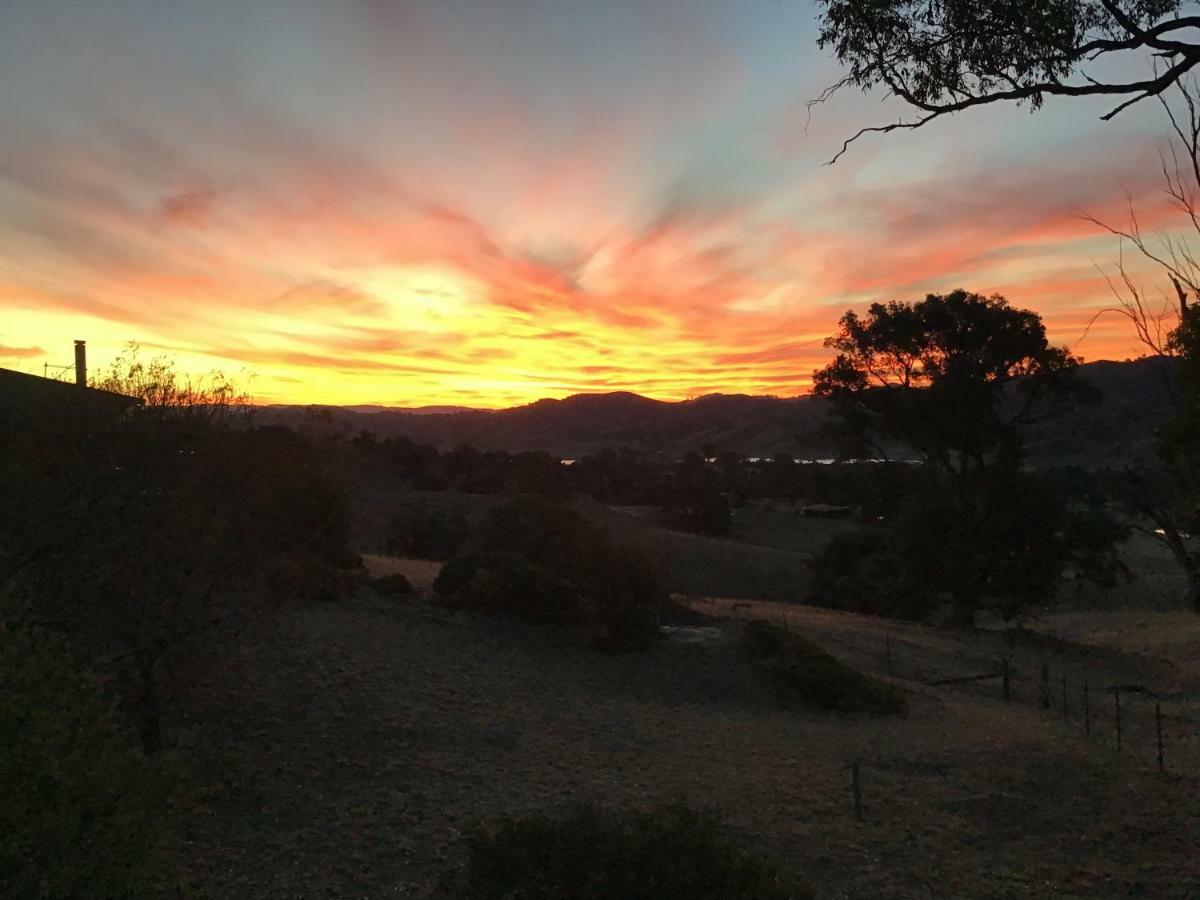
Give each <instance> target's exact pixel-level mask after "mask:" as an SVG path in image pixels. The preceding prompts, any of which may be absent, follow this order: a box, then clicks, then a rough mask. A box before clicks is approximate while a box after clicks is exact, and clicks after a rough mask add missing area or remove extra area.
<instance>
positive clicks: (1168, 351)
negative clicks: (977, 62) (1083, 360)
mask: <svg viewBox="0 0 1200 900" xmlns="http://www.w3.org/2000/svg"><path fill="white" fill-rule="evenodd" d="M1159 101H1160V103H1161V105H1162V108H1163V110H1164V112H1165V113H1166V116H1167V121H1168V123H1169V125H1170V131H1169V137H1168V141H1167V143H1166V145H1165V146H1164V148H1163V149H1162V150H1161V152H1160V161H1161V168H1162V173H1163V180H1164V185H1163V187H1164V191H1165V193H1166V194H1167V196H1168V197H1169V198H1170V199H1171V200H1172V202H1173V204H1174V205H1175V207H1176V208H1177V209H1178V211H1179V214H1180V216H1179V224H1180V225H1181V226H1182V229H1181V230H1178V231H1176V232H1175V233H1174V234H1172V235H1170V236H1159V239H1158V240H1154V239H1151V238H1149V237H1147V236H1146V235H1145V234H1144V233H1143V232H1142V230H1141V228H1140V226H1139V224H1138V220H1137V216H1136V213H1131V215H1130V221H1129V224H1128V226H1126V227H1125V228H1117V227H1114V226H1112V225H1107V224H1105V223H1102V222H1099V220H1097V219H1095V218H1093V219H1092V221H1094V222H1096V223H1097V224H1098V225H1101V227H1104V228H1106V229H1107V230H1108V231H1110V232H1111V233H1113V234H1115V235H1117V236H1118V237H1119V238H1120V239H1121V242H1122V246H1123V245H1124V244H1125V243H1130V244H1132V245H1133V246H1134V247H1135V248H1136V249H1137V251H1138V252H1139V253H1140V254H1141V255H1142V256H1143V257H1145V258H1146V259H1148V260H1149V261H1151V262H1152V263H1154V264H1155V266H1156V267H1157V268H1158V269H1159V271H1160V272H1161V273H1162V275H1163V276H1164V277H1165V280H1166V282H1167V283H1168V284H1169V285H1170V289H1169V290H1165V291H1162V292H1161V294H1160V297H1159V299H1155V298H1153V297H1152V296H1151V295H1150V294H1149V293H1148V292H1147V291H1146V290H1145V289H1144V288H1143V287H1142V286H1141V284H1140V283H1139V281H1138V279H1137V278H1136V277H1134V275H1133V274H1131V273H1130V271H1129V270H1128V269H1127V268H1126V265H1125V261H1124V256H1123V255H1122V256H1121V257H1120V258H1119V259H1118V263H1117V273H1118V278H1117V279H1116V280H1113V279H1109V285H1110V287H1111V288H1112V290H1113V295H1114V297H1115V298H1116V301H1117V305H1116V306H1114V307H1110V308H1108V309H1105V310H1102V311H1101V312H1100V313H1098V314H1097V318H1098V317H1099V316H1101V315H1104V314H1106V313H1110V312H1115V313H1117V314H1119V315H1121V316H1122V317H1124V318H1125V319H1126V320H1127V321H1128V322H1129V324H1130V326H1131V327H1132V328H1133V330H1134V334H1135V335H1136V336H1137V339H1138V341H1139V342H1140V343H1141V344H1142V346H1143V347H1144V348H1145V350H1146V352H1147V354H1148V355H1150V356H1156V357H1162V358H1164V359H1166V360H1167V361H1168V365H1167V366H1165V367H1164V371H1165V372H1166V375H1167V378H1166V383H1165V384H1164V389H1165V391H1166V393H1167V396H1168V398H1169V400H1170V403H1171V406H1172V408H1173V415H1172V417H1171V419H1170V420H1169V421H1168V422H1167V423H1165V424H1164V425H1163V427H1162V428H1160V429H1159V432H1158V435H1157V437H1158V457H1159V459H1160V460H1161V463H1162V467H1161V470H1160V471H1157V472H1134V471H1127V472H1126V476H1127V480H1126V483H1125V484H1124V485H1121V486H1119V487H1120V489H1119V491H1118V493H1119V495H1120V496H1122V497H1123V498H1124V499H1125V500H1126V501H1127V502H1128V503H1129V505H1131V506H1132V507H1133V508H1134V509H1135V510H1136V511H1137V512H1138V513H1140V514H1141V515H1143V516H1144V517H1145V518H1146V519H1148V520H1149V521H1150V522H1152V523H1153V524H1154V529H1148V530H1150V531H1151V533H1152V534H1153V535H1154V536H1155V537H1156V538H1159V539H1161V540H1162V542H1163V543H1164V544H1166V546H1167V548H1168V549H1169V550H1170V552H1171V555H1172V556H1173V557H1174V558H1175V560H1176V562H1177V563H1178V564H1179V565H1180V567H1181V568H1182V569H1183V572H1184V574H1185V576H1186V577H1187V595H1188V601H1189V602H1190V604H1191V605H1192V608H1193V609H1195V610H1196V611H1197V612H1200V547H1197V546H1196V544H1195V543H1194V542H1193V540H1192V539H1191V538H1190V537H1189V534H1188V532H1191V533H1192V534H1193V535H1194V534H1195V533H1196V532H1197V531H1198V530H1200V262H1198V259H1200V257H1198V256H1197V255H1196V246H1195V240H1196V239H1197V238H1200V199H1198V198H1200V86H1198V85H1197V84H1196V82H1195V81H1194V80H1192V79H1188V80H1187V81H1185V82H1183V83H1181V84H1180V85H1178V102H1177V103H1175V104H1174V105H1172V103H1170V102H1168V100H1167V99H1164V98H1161V97H1160V98H1159ZM1189 238H1190V240H1189Z"/></svg>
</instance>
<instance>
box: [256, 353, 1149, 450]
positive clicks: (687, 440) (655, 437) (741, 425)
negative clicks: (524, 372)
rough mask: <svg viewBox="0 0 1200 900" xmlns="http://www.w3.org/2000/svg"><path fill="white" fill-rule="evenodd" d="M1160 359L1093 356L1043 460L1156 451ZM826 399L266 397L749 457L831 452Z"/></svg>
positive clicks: (544, 443)
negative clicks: (415, 401) (404, 406)
mask: <svg viewBox="0 0 1200 900" xmlns="http://www.w3.org/2000/svg"><path fill="white" fill-rule="evenodd" d="M1163 368H1164V367H1163V364H1162V361H1161V360H1136V361H1133V362H1124V363H1120V362H1106V361H1102V362H1094V363H1088V364H1086V365H1085V366H1083V369H1082V373H1083V377H1084V378H1085V379H1086V380H1087V381H1088V382H1089V383H1090V384H1091V385H1092V386H1094V387H1096V388H1097V389H1099V390H1100V392H1101V394H1102V395H1103V399H1102V400H1101V401H1100V402H1099V403H1098V404H1095V405H1088V406H1084V407H1081V408H1079V409H1077V410H1074V411H1072V412H1070V413H1068V414H1066V415H1064V416H1062V417H1060V418H1057V419H1055V420H1053V421H1049V422H1044V423H1041V424H1039V425H1037V426H1035V427H1034V428H1032V429H1030V431H1029V433H1028V441H1029V449H1030V456H1031V458H1032V459H1034V460H1035V461H1036V462H1039V463H1041V464H1066V463H1071V464H1079V465H1085V466H1100V465H1123V464H1126V463H1137V462H1142V461H1146V460H1148V459H1149V458H1150V457H1151V456H1152V454H1153V432H1154V429H1155V427H1157V425H1158V423H1160V422H1161V421H1162V420H1163V419H1164V418H1165V416H1166V415H1167V413H1168V400H1167V392H1166V385H1165V380H1164V378H1163ZM826 409H827V405H826V404H825V403H823V402H822V401H820V400H817V399H815V398H813V397H811V396H802V397H793V398H786V399H784V398H778V397H752V396H747V395H744V394H712V395H709V396H705V397H699V398H696V399H692V400H684V401H680V402H676V403H671V402H665V401H661V400H652V399H649V398H647V397H642V396H640V395H638V394H632V393H627V392H618V393H610V394H576V395H574V396H571V397H566V398H564V399H561V400H550V399H546V400H538V401H536V402H535V403H531V404H528V405H526V406H518V407H514V408H511V409H504V410H470V409H468V410H458V411H453V412H445V411H441V410H440V409H439V408H436V407H435V408H423V409H419V410H396V409H384V408H375V407H303V406H291V407H286V406H285V407H278V406H277V407H267V408H265V409H264V410H263V411H262V415H263V416H264V417H265V418H268V419H269V420H271V421H276V422H281V423H285V424H291V425H299V424H300V423H302V422H304V421H305V418H306V417H312V416H313V415H314V412H319V413H320V414H321V415H322V416H325V417H326V422H325V427H334V428H338V429H341V430H344V431H345V432H347V433H348V434H355V433H357V432H359V431H360V430H362V429H367V430H370V431H373V432H374V433H375V434H377V435H378V436H380V437H381V438H383V437H407V438H409V439H411V440H414V441H417V442H418V443H425V444H432V445H433V446H436V447H438V448H440V449H448V448H451V447H455V446H459V445H462V444H470V445H472V446H474V447H476V448H478V449H481V450H509V451H514V452H515V451H520V450H547V451H549V452H551V453H557V454H559V455H561V456H563V457H567V458H571V457H576V456H579V455H581V454H584V453H588V452H593V451H595V450H598V449H600V448H602V447H604V446H620V445H627V446H631V447H638V448H642V449H646V450H656V451H660V452H663V453H667V454H673V455H681V454H683V453H685V452H687V451H689V450H702V449H706V448H711V449H716V450H734V451H737V452H739V453H743V454H746V455H748V456H770V455H773V454H775V453H779V452H783V453H789V454H793V455H796V456H806V457H813V458H823V457H829V456H832V455H834V450H833V446H832V444H831V442H830V440H829V438H828V437H827V436H826V435H825V434H824V433H823V432H822V423H823V420H824V418H825V413H826Z"/></svg>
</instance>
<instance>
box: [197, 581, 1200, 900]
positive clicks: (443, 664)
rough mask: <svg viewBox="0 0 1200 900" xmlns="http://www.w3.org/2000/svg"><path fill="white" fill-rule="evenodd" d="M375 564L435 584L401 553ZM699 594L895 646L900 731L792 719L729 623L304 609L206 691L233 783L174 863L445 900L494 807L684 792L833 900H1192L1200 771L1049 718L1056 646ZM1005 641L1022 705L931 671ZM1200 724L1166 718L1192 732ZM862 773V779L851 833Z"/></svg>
mask: <svg viewBox="0 0 1200 900" xmlns="http://www.w3.org/2000/svg"><path fill="white" fill-rule="evenodd" d="M368 564H369V565H371V566H372V567H385V566H390V565H394V566H396V568H395V569H393V571H403V572H404V574H406V575H408V576H409V577H410V578H413V579H414V580H416V578H417V577H419V576H418V571H417V570H416V569H414V568H413V567H412V565H411V563H408V562H395V563H392V562H389V561H386V560H369V561H368ZM384 571H385V568H380V569H379V572H380V574H382V573H383V572H384ZM421 571H424V572H425V576H426V580H428V579H429V578H430V577H431V569H430V568H428V567H426V568H423V569H422V570H421ZM696 604H697V606H698V607H700V608H703V609H705V610H708V611H712V612H728V613H732V614H736V615H761V616H764V617H768V618H778V617H781V616H782V617H786V618H787V619H788V622H789V625H790V627H793V628H796V629H799V630H802V631H803V632H804V633H805V634H806V635H807V636H809V637H811V638H812V639H814V640H816V641H817V642H819V643H820V644H821V645H822V646H823V647H825V648H826V649H827V650H829V651H830V652H832V653H834V654H835V655H837V656H838V657H839V658H842V659H844V660H845V661H847V662H849V663H850V664H852V665H855V666H856V667H861V668H863V669H864V670H866V671H871V672H873V673H876V674H880V673H882V672H883V669H884V668H885V667H886V659H885V652H884V635H890V636H891V642H892V650H893V671H894V675H893V677H892V680H893V682H894V683H896V684H897V685H898V686H900V687H902V688H903V689H905V690H906V691H907V692H908V695H909V699H910V715H909V717H908V718H907V719H904V720H891V719H885V720H879V719H863V718H851V717H841V716H833V715H825V714H818V713H805V712H795V711H792V712H789V711H785V710H780V709H779V708H778V706H777V704H776V702H775V698H774V696H773V692H772V691H771V689H770V686H769V685H768V684H765V683H764V682H763V681H762V680H761V678H760V677H759V674H758V673H757V672H756V671H755V670H754V667H753V665H752V664H751V663H750V662H749V661H747V660H745V659H744V658H743V656H742V655H741V653H740V650H739V648H738V646H737V640H738V634H737V632H738V629H739V626H738V624H737V622H736V621H730V622H728V623H726V624H725V625H724V626H723V632H724V634H723V636H722V637H721V638H720V639H717V640H714V641H709V642H705V643H694V644H684V643H678V644H677V643H671V642H668V643H663V644H660V645H657V646H656V647H655V648H653V650H652V651H650V652H647V653H644V654H634V655H618V656H608V655H604V654H597V653H590V652H587V651H585V650H584V649H583V648H581V647H580V646H579V645H578V643H577V641H576V639H575V638H574V637H573V636H571V635H569V634H567V633H563V632H561V631H554V630H551V629H547V628H540V627H536V626H525V625H517V624H514V623H509V622H505V621H502V620H492V619H483V618H476V617H472V616H469V615H464V614H457V613H455V614H451V613H447V612H445V611H442V610H440V609H438V608H436V607H433V606H429V605H427V604H425V603H423V602H421V601H414V602H412V603H406V604H401V605H398V606H397V605H395V604H382V603H375V602H373V601H371V600H370V598H369V596H366V595H364V597H363V598H360V599H358V600H353V601H350V602H347V603H344V604H340V605H335V604H323V605H322V604H308V605H304V606H302V607H298V608H296V609H294V610H292V611H291V612H289V613H288V614H287V616H286V618H285V619H284V620H283V621H281V622H279V623H275V624H274V625H272V627H271V628H269V629H265V630H264V632H263V633H262V634H258V635H253V636H251V638H252V639H251V641H250V644H249V646H248V648H247V651H246V653H245V654H244V659H243V664H244V667H245V669H246V671H247V673H248V674H249V675H250V682H249V684H248V686H247V687H245V688H243V689H232V688H226V689H224V690H221V691H219V690H215V689H214V690H213V691H212V692H210V693H209V695H208V696H210V697H211V698H212V702H211V706H210V707H209V708H208V709H207V710H204V711H201V712H198V713H197V717H198V718H197V721H198V723H199V724H198V726H197V728H198V735H199V736H200V738H199V739H202V738H203V737H204V736H205V735H208V736H209V737H210V739H209V740H207V741H203V740H202V746H205V747H207V748H208V752H209V753H210V754H211V755H212V765H211V771H213V772H215V773H219V775H220V777H221V778H223V779H224V782H225V787H224V788H223V789H222V790H221V791H220V793H219V794H218V798H217V799H215V800H214V801H213V803H212V804H211V805H210V806H209V807H207V808H205V809H202V810H199V811H198V812H197V814H196V816H195V817H194V820H193V822H192V824H191V833H190V835H189V841H190V842H189V843H188V844H187V845H186V846H183V847H181V848H180V849H179V854H180V863H179V870H180V872H181V873H182V876H181V877H182V880H183V882H184V887H185V888H186V889H188V890H190V891H192V892H193V893H195V894H196V895H199V896H239V897H318V896H338V897H382V896H428V895H429V894H430V892H431V886H432V884H433V883H434V881H435V879H436V878H437V876H438V875H439V874H440V873H441V872H442V871H443V870H444V869H445V868H446V867H447V866H452V865H454V864H456V862H457V861H458V860H459V859H460V858H461V857H460V853H461V846H462V845H461V834H462V832H463V830H464V829H465V828H466V827H468V826H469V825H470V824H471V823H472V822H474V821H476V820H477V819H485V820H491V819H495V818H499V817H501V816H505V815H520V814H523V813H527V812H528V813H533V812H542V811H553V810H557V809H563V808H568V807H570V806H573V805H575V804H576V803H577V802H579V801H583V800H594V801H597V802H600V803H602V804H607V805H612V806H616V807H631V808H644V807H646V806H650V805H653V804H655V803H658V802H660V801H664V800H672V799H676V798H681V799H684V800H686V801H690V802H692V803H696V804H701V805H704V804H709V805H712V806H715V807H717V808H718V809H719V810H720V811H721V812H722V813H723V815H724V816H725V818H726V819H728V820H729V821H730V822H731V823H732V825H733V827H734V828H735V829H736V831H737V832H738V837H740V838H741V839H743V840H745V841H749V842H751V843H754V844H756V845H758V846H760V847H761V848H762V849H763V850H765V851H767V852H770V853H772V854H773V855H775V856H777V857H778V858H779V859H780V860H781V861H782V862H783V863H784V865H785V866H787V867H789V868H791V869H794V870H796V871H799V872H802V873H803V874H804V875H805V877H806V878H808V879H809V880H810V881H811V882H812V883H813V884H814V885H815V886H816V887H817V889H818V893H819V895H820V896H825V897H931V896H938V897H1043V896H1048V895H1054V896H1066V897H1084V896H1126V895H1131V894H1140V895H1144V896H1155V897H1194V896H1196V895H1197V894H1198V893H1200V857H1198V856H1197V854H1196V853H1195V840H1196V839H1195V833H1194V828H1193V823H1195V822H1196V821H1197V818H1198V817H1200V790H1197V789H1198V788H1200V780H1198V779H1197V778H1196V777H1194V776H1193V775H1192V774H1191V773H1193V772H1196V771H1197V768H1196V765H1195V763H1196V762H1197V761H1200V760H1196V759H1194V758H1189V759H1187V760H1185V759H1183V758H1182V757H1181V756H1180V754H1181V753H1182V752H1183V751H1182V750H1181V749H1180V744H1175V745H1171V746H1172V749H1171V751H1170V755H1169V759H1170V769H1169V771H1168V773H1167V774H1166V775H1160V774H1159V773H1158V772H1157V771H1155V769H1154V767H1153V753H1152V751H1151V752H1150V753H1149V754H1147V753H1146V752H1145V748H1146V737H1147V732H1146V731H1145V729H1144V727H1142V726H1143V725H1144V722H1142V723H1141V724H1139V716H1140V715H1141V713H1140V712H1139V710H1138V708H1136V707H1135V706H1134V705H1132V702H1131V706H1130V707H1129V709H1128V712H1127V716H1128V722H1127V732H1126V748H1125V750H1123V751H1122V753H1121V754H1117V752H1116V751H1115V748H1114V747H1113V744H1112V738H1111V734H1110V731H1109V727H1108V726H1109V724H1110V723H1108V721H1107V720H1104V719H1101V718H1099V717H1098V718H1097V727H1096V728H1095V729H1094V731H1093V734H1092V736H1091V737H1087V736H1085V735H1083V733H1082V727H1081V723H1080V722H1079V721H1078V719H1077V718H1072V719H1071V720H1070V721H1067V722H1063V720H1062V718H1061V715H1060V714H1059V710H1058V709H1057V705H1056V708H1055V709H1053V710H1051V711H1050V712H1044V711H1042V710H1041V709H1039V708H1038V707H1037V705H1036V704H1035V703H1034V702H1032V701H1033V696H1034V694H1033V693H1032V691H1033V689H1034V687H1035V684H1036V678H1035V675H1036V667H1035V666H1034V665H1033V663H1032V660H1035V659H1036V658H1038V656H1039V655H1042V654H1044V653H1046V652H1047V651H1046V649H1045V647H1043V646H1041V645H1036V644H1035V645H1031V646H1024V645H1015V646H1013V647H1007V644H1006V642H1005V638H1004V637H1003V636H1000V635H988V634H983V635H978V634H963V633H950V632H944V631H936V630H934V629H925V628H921V627H919V626H904V625H896V624H894V623H888V622H884V621H882V620H876V619H869V618H864V617H860V616H851V615H847V614H842V613H836V612H831V611H828V610H814V609H809V608H797V607H781V606H778V605H773V604H752V605H750V606H737V607H736V608H735V607H734V604H733V602H732V601H722V600H705V601H696ZM1035 640H1036V638H1035ZM1054 646H1055V648H1056V650H1057V652H1059V654H1060V657H1059V658H1061V659H1062V660H1064V661H1067V662H1070V663H1071V664H1073V665H1078V666H1084V665H1091V666H1094V667H1095V668H1096V670H1097V672H1098V673H1099V672H1101V671H1103V672H1106V673H1107V674H1110V675H1112V676H1114V677H1134V676H1137V677H1142V678H1148V677H1157V676H1158V675H1160V674H1161V673H1160V672H1159V671H1158V669H1156V668H1155V666H1156V664H1155V663H1154V662H1153V661H1147V660H1145V659H1143V658H1142V657H1140V656H1138V657H1126V656H1125V655H1123V654H1119V653H1113V652H1109V651H1105V652H1104V653H1100V654H1093V653H1092V651H1090V650H1089V649H1088V648H1086V647H1084V648H1083V649H1078V648H1077V647H1076V646H1075V645H1073V644H1070V645H1065V646H1059V645H1057V644H1056V645H1054ZM1005 648H1007V649H1008V650H1009V652H1010V653H1011V655H1012V656H1013V657H1014V659H1015V660H1017V662H1016V669H1017V672H1018V675H1019V677H1018V679H1017V681H1016V683H1015V690H1016V691H1017V698H1016V700H1015V702H1013V703H1012V704H1009V705H1006V704H1004V703H1003V702H1002V701H1001V700H1000V698H999V696H998V687H997V686H996V685H995V684H982V685H966V686H962V687H957V686H956V687H949V688H934V687H928V686H925V685H923V684H922V683H921V682H922V681H924V680H930V678H929V677H927V676H933V675H938V674H947V675H952V674H965V673H968V672H971V671H974V670H976V669H977V668H978V667H979V666H980V665H984V664H987V663H989V662H990V661H994V659H995V655H996V654H997V652H998V651H1001V650H1003V649H1005ZM1027 660H1028V661H1027ZM885 677H886V676H885ZM1097 677H1099V675H1097ZM1098 713H1099V711H1098ZM1196 723H1197V719H1195V718H1191V719H1187V720H1180V721H1179V722H1178V723H1175V724H1176V725H1177V726H1178V728H1179V730H1180V731H1181V732H1182V731H1186V730H1187V729H1190V730H1191V732H1193V733H1194V732H1196V731H1197V728H1196ZM214 735H216V736H219V738H220V740H219V741H217V740H212V739H211V737H212V736H214ZM1175 739H1176V738H1175V737H1173V738H1172V740H1175ZM1179 741H1180V742H1182V737H1180V738H1179ZM853 758H861V760H862V765H863V785H864V801H865V806H866V821H865V822H864V823H861V824H859V823H856V822H855V821H854V817H853V812H852V805H851V799H850V789H849V775H848V772H847V764H848V762H849V761H850V760H851V759H853Z"/></svg>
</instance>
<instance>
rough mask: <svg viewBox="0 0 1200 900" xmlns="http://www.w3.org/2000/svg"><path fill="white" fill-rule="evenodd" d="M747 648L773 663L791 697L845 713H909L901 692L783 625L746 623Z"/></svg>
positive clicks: (777, 678)
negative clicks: (852, 666) (843, 661)
mask: <svg viewBox="0 0 1200 900" xmlns="http://www.w3.org/2000/svg"><path fill="white" fill-rule="evenodd" d="M745 648H746V653H747V655H748V656H750V658H751V659H754V660H758V661H760V662H764V663H766V664H767V665H768V666H769V667H770V671H771V673H772V675H773V677H774V679H775V683H776V685H777V686H778V688H779V690H780V693H781V694H782V695H783V696H784V697H785V698H786V699H787V700H788V701H791V702H798V703H800V704H803V705H807V706H817V707H820V708H821V709H827V710H831V711H833V712H843V713H869V714H870V715H903V714H904V713H905V712H906V711H907V707H908V704H907V702H906V701H905V699H904V695H903V694H902V693H901V692H900V691H899V690H897V689H896V688H894V687H892V686H891V685H890V684H887V683H886V682H883V681H880V680H879V679H877V678H872V677H870V676H869V675H864V674H863V673H862V672H859V671H858V670H856V669H851V668H850V667H849V666H847V665H845V664H844V663H842V662H840V661H838V660H837V659H835V658H834V657H832V656H830V655H829V654H828V653H826V652H825V651H824V650H822V649H821V648H820V647H818V646H817V645H816V644H813V643H811V642H810V641H807V640H805V639H804V638H802V637H800V636H799V635H797V634H793V633H792V632H790V631H788V630H787V629H785V628H782V627H780V626H778V625H772V624H771V623H769V622H763V621H761V620H754V621H750V622H748V623H746V637H745Z"/></svg>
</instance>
